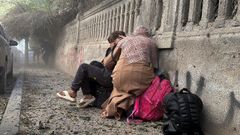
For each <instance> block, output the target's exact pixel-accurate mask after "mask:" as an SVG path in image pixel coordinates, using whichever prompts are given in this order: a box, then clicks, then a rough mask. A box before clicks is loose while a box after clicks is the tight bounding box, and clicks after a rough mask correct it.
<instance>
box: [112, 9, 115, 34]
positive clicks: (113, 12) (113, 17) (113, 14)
mask: <svg viewBox="0 0 240 135" xmlns="http://www.w3.org/2000/svg"><path fill="white" fill-rule="evenodd" d="M115 19H116V14H115V10H112V31H111V32H113V31H115V28H114V27H115V21H116V20H115Z"/></svg>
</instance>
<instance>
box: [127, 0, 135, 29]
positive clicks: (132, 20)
mask: <svg viewBox="0 0 240 135" xmlns="http://www.w3.org/2000/svg"><path fill="white" fill-rule="evenodd" d="M134 10H135V0H133V2H132V3H131V7H130V11H129V14H130V16H129V28H128V29H129V33H132V32H133V28H134V18H135V11H134Z"/></svg>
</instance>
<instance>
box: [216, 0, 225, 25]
mask: <svg viewBox="0 0 240 135" xmlns="http://www.w3.org/2000/svg"><path fill="white" fill-rule="evenodd" d="M226 18H227V0H219V6H218V16H217V18H216V20H215V27H216V28H221V27H224V25H225V19H226Z"/></svg>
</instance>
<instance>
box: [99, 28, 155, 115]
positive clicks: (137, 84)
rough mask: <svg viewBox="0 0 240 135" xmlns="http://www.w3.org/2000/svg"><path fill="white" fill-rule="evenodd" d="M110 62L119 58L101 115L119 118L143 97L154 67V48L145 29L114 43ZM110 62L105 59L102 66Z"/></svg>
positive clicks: (152, 75)
mask: <svg viewBox="0 0 240 135" xmlns="http://www.w3.org/2000/svg"><path fill="white" fill-rule="evenodd" d="M112 59H118V61H117V64H116V66H115V68H114V70H113V74H112V77H113V87H114V88H113V91H112V93H111V96H110V97H109V98H108V100H107V101H105V102H104V104H103V105H102V107H103V112H102V114H101V116H102V117H103V118H106V117H115V118H116V119H118V120H119V119H120V118H121V116H122V114H123V112H128V111H129V109H130V108H131V106H132V105H133V104H134V101H135V98H136V97H137V96H138V95H140V94H142V93H143V92H144V91H145V90H146V89H147V88H148V87H149V85H150V84H151V81H152V80H153V78H154V76H155V75H154V68H157V47H156V44H155V43H154V42H153V40H152V39H151V38H150V35H149V32H148V29H147V28H145V27H143V26H141V27H138V28H137V29H136V30H135V32H134V35H132V36H128V37H126V38H124V39H122V40H121V41H120V42H119V43H117V46H116V48H115V49H114V52H113V57H112ZM109 61H111V60H106V61H105V63H104V64H105V65H107V64H108V62H109Z"/></svg>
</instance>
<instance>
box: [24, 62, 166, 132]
mask: <svg viewBox="0 0 240 135" xmlns="http://www.w3.org/2000/svg"><path fill="white" fill-rule="evenodd" d="M23 72H24V79H23V88H22V102H21V115H20V122H19V124H20V126H19V134H20V135H26V134H34V135H35V134H37V135H38V134H39V135H40V134H41V135H42V134H46V135H49V134H52V135H53V134H56V135H65V134H139V135H140V134H141V135H142V134H148V135H149V134H156V135H159V134H160V135H161V123H160V122H154V123H142V124H141V125H128V124H127V123H126V121H125V119H124V120H122V121H116V120H114V119H102V118H101V117H100V111H101V110H99V109H96V108H85V109H80V108H78V107H77V106H76V104H71V103H69V102H66V101H64V100H61V99H58V98H56V92H58V91H61V90H64V89H67V88H69V84H70V83H71V79H72V77H71V76H69V75H67V74H64V73H62V72H60V71H56V70H53V69H50V68H46V67H37V66H31V67H28V68H25V69H24V71H23ZM80 97H81V95H80V94H79V96H78V99H79V98H80Z"/></svg>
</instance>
